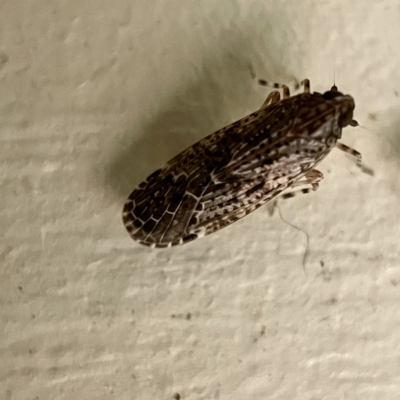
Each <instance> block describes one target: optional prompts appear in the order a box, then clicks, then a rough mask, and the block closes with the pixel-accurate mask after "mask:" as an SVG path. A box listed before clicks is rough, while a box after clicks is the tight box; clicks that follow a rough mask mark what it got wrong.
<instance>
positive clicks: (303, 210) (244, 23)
mask: <svg viewBox="0 0 400 400" xmlns="http://www.w3.org/2000/svg"><path fill="white" fill-rule="evenodd" d="M399 21H400V2H399V1H398V0H395V1H394V0H384V1H379V2H378V1H365V0H354V1H352V2H351V3H350V2H349V1H347V0H327V1H316V0H314V1H311V0H308V1H307V0H306V1H304V0H303V1H295V0H286V1H283V0H281V1H278V0H274V1H272V0H271V1H269V0H254V1H250V0H232V1H228V0H220V1H218V2H215V1H205V0H203V1H199V0H197V1H196V0H185V1H177V0H169V1H165V0H164V1H162V0H152V1H133V0H132V1H128V0H115V1H112V2H111V1H107V0H97V1H93V0H87V1H84V2H82V1H76V0H68V1H66V0H59V1H46V0H37V1H35V2H32V1H29V0H16V1H5V0H3V1H1V2H0V126H1V129H0V226H1V228H2V240H1V241H0V263H1V264H0V265H1V272H0V310H1V312H0V349H1V350H0V351H1V352H0V359H1V363H0V398H1V399H5V400H25V399H27V400H44V399H61V400H64V399H66V400H69V399H118V400H125V399H126V400H131V399H138V400H148V399H157V400H158V399H162V400H164V399H167V400H168V399H174V398H175V399H176V398H178V395H177V394H178V393H179V394H180V397H181V399H184V400H189V399H190V400H198V399H204V400H206V399H207V400H209V399H222V400H225V399H232V400H235V399H238V400H239V399H240V400H242V399H251V400H258V399H260V400H264V399H291V400H300V399H308V400H321V399H329V400H331V399H335V400H337V399H352V400H355V399H363V400H364V399H399V396H400V363H399V357H400V313H399V307H400V245H399V237H400V201H399V194H400V183H399V182H400V180H399V167H400V161H399V152H400V111H399V110H400V108H399V106H400V97H399V95H400V74H399V71H400V50H399V37H400V22H399ZM334 71H335V76H336V84H337V85H338V87H339V89H340V90H342V91H343V92H345V93H349V94H351V95H353V96H354V98H355V101H356V111H355V118H356V119H357V120H358V122H359V123H360V125H362V126H364V127H365V128H367V129H362V128H351V127H350V128H347V129H346V130H345V132H344V135H343V143H345V144H348V145H350V146H352V147H354V148H355V149H357V150H359V151H360V152H361V153H362V154H363V157H364V162H365V164H366V165H367V166H368V167H369V168H371V169H373V171H374V173H375V174H374V176H370V175H368V174H366V173H363V171H361V170H360V169H359V168H357V166H356V165H355V164H354V163H353V162H352V161H351V160H350V159H349V158H348V157H346V155H345V154H344V153H342V152H340V151H336V150H335V151H333V152H332V154H330V156H329V157H328V158H327V159H326V160H325V161H324V162H323V163H322V164H321V166H320V169H321V171H322V172H323V173H324V174H325V179H324V180H323V182H322V183H321V185H320V189H319V190H318V191H317V192H315V193H312V194H309V195H305V196H298V197H296V198H294V199H290V200H287V201H286V202H281V203H280V209H281V212H282V215H283V217H284V218H285V220H287V221H288V222H290V223H292V224H295V225H296V226H298V227H300V228H301V229H303V230H304V231H306V232H307V233H308V235H309V239H310V243H309V248H308V256H307V260H306V263H305V268H303V265H302V259H303V255H304V251H305V245H306V237H305V235H304V234H303V233H302V232H300V231H298V230H296V229H294V228H292V227H291V226H289V225H287V224H285V223H283V221H282V220H281V219H280V218H279V215H278V214H277V213H275V214H274V215H273V216H270V215H269V213H268V210H267V208H261V209H260V210H258V211H257V212H255V213H254V214H252V215H250V216H249V217H247V218H245V219H244V220H242V221H240V222H238V223H236V224H234V225H232V226H230V227H228V228H226V229H224V230H221V231H219V232H217V233H215V234H214V235H211V236H209V237H206V238H204V239H201V240H198V241H195V242H193V243H191V244H188V245H185V246H182V247H177V248H173V249H169V250H151V249H149V248H146V247H143V246H141V245H139V244H136V243H134V242H133V241H132V240H131V239H130V238H129V236H128V235H127V233H126V231H125V229H124V227H123V225H122V222H121V215H120V214H121V210H122V205H123V203H124V200H125V198H126V196H128V194H129V193H130V192H131V190H132V189H133V188H134V187H135V185H136V184H138V183H140V182H141V181H142V180H143V179H144V178H145V177H146V176H147V175H148V174H149V173H151V172H153V171H154V170H155V169H157V168H158V167H159V166H161V165H163V164H164V163H165V162H166V161H167V160H168V159H170V158H171V157H172V156H174V155H175V154H177V153H178V152H179V151H180V150H183V149H184V148H185V147H187V146H189V145H190V144H192V143H194V142H195V141H197V140H199V139H200V138H202V137H204V136H206V135H207V134H209V133H211V132H213V131H214V130H216V129H218V128H221V127H222V126H224V125H226V124H228V123H230V122H233V121H234V120H236V119H238V118H240V117H243V116H245V115H246V114H248V113H250V112H252V111H254V110H256V109H257V108H258V107H259V106H260V105H261V104H262V102H263V101H264V99H265V98H266V96H267V94H268V90H267V88H264V87H261V86H259V85H258V84H257V79H259V78H263V79H267V80H270V81H276V82H283V83H289V84H292V85H293V82H294V81H295V80H296V79H298V80H301V79H303V78H309V79H310V80H311V85H312V89H313V90H316V91H324V90H326V89H328V88H330V86H331V85H332V83H333V76H334Z"/></svg>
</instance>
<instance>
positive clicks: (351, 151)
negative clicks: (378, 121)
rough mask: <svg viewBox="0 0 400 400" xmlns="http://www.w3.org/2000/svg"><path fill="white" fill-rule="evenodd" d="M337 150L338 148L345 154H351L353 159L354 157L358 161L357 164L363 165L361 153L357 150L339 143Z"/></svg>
mask: <svg viewBox="0 0 400 400" xmlns="http://www.w3.org/2000/svg"><path fill="white" fill-rule="evenodd" d="M336 148H338V149H339V150H342V151H344V152H345V153H347V154H350V155H351V156H352V157H354V158H355V159H356V163H357V164H360V163H361V159H362V156H361V153H359V152H358V151H357V150H354V149H352V148H351V147H349V146H346V145H345V144H343V143H339V142H337V143H336Z"/></svg>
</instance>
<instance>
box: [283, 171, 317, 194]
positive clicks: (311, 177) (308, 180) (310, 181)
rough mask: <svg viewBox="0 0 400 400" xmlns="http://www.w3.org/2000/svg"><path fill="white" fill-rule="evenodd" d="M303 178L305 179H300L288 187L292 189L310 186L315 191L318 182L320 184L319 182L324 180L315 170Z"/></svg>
mask: <svg viewBox="0 0 400 400" xmlns="http://www.w3.org/2000/svg"><path fill="white" fill-rule="evenodd" d="M304 178H305V179H300V180H298V181H296V182H293V183H292V185H291V186H290V187H292V188H294V187H298V186H303V185H311V188H312V190H317V189H318V186H319V182H321V180H322V179H323V178H324V174H323V173H322V172H320V171H318V170H317V169H312V170H311V171H308V172H307V173H306V174H305V175H304Z"/></svg>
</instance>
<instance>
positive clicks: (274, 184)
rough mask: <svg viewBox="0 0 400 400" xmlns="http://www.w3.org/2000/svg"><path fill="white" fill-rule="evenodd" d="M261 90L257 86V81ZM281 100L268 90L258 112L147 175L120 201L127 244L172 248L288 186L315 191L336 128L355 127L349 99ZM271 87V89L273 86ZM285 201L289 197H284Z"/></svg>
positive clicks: (330, 95) (333, 95)
mask: <svg viewBox="0 0 400 400" xmlns="http://www.w3.org/2000/svg"><path fill="white" fill-rule="evenodd" d="M260 83H261V84H262V83H263V82H262V81H260ZM303 84H304V91H303V93H301V94H298V95H295V96H290V91H289V88H288V87H287V86H285V85H280V86H279V87H280V88H281V89H282V91H283V95H282V98H281V95H280V92H279V91H278V90H274V91H272V92H271V93H270V94H269V95H268V97H267V99H266V100H265V102H264V103H263V105H262V106H261V108H260V109H259V110H257V111H255V112H253V113H252V114H250V115H248V116H247V117H244V118H242V119H240V120H238V121H236V122H234V123H232V124H231V125H228V126H226V127H225V128H222V129H220V130H218V131H216V132H214V133H212V134H211V135H209V136H207V137H205V138H204V139H202V140H200V141H199V142H197V143H195V144H194V145H192V146H191V147H189V148H188V149H186V150H185V151H183V152H181V153H180V154H178V155H177V156H176V157H174V158H173V159H172V160H170V161H169V162H168V163H167V164H166V166H165V167H163V168H161V169H158V170H157V171H155V172H154V173H152V174H151V175H150V176H149V177H148V178H147V179H146V181H144V182H143V183H141V184H140V185H139V187H137V188H136V189H135V190H134V191H133V192H132V193H131V195H130V196H129V197H128V199H127V201H126V202H125V205H124V208H123V212H122V218H123V223H124V225H125V227H126V229H127V231H128V232H129V234H130V236H131V237H132V239H134V240H136V241H138V242H139V243H141V244H144V245H147V246H150V247H170V246H175V245H180V244H184V243H188V242H190V241H192V240H195V239H197V238H199V237H203V236H205V235H209V234H210V233H213V232H215V231H217V230H219V229H222V228H224V227H226V226H228V225H230V224H232V223H233V222H235V221H237V220H239V219H241V218H243V217H244V216H246V215H247V214H249V213H251V212H252V211H254V210H256V209H257V208H259V207H260V206H262V205H263V204H265V203H266V202H268V201H270V200H271V199H273V198H275V197H276V196H277V195H279V194H280V193H282V192H283V191H284V190H286V189H288V188H296V187H299V186H303V185H306V186H307V187H308V188H307V189H303V192H308V191H309V189H310V188H311V189H312V190H317V189H318V185H319V182H320V181H321V179H322V178H323V174H322V173H321V172H319V171H318V170H316V169H315V167H316V166H317V165H318V164H319V163H320V162H321V161H322V160H323V159H324V158H325V157H326V156H327V155H328V154H329V152H330V151H331V150H332V149H333V148H334V147H335V146H336V147H337V148H338V149H340V150H342V151H344V152H346V153H349V154H351V155H352V156H354V157H355V158H356V160H357V161H358V162H361V154H360V153H358V152H357V151H355V150H353V149H351V148H350V147H348V146H346V145H344V144H342V143H340V142H338V140H339V139H340V138H341V135H342V128H344V127H346V126H348V125H350V126H357V125H358V123H357V122H356V121H355V120H353V110H354V107H355V104H354V100H353V98H352V97H351V96H350V95H344V94H342V93H341V92H339V91H338V89H337V87H336V86H335V85H334V86H332V88H331V89H330V90H328V91H327V92H325V93H324V94H321V93H317V92H314V93H310V82H309V80H308V79H306V80H304V81H303ZM275 87H277V85H275ZM286 197H291V193H288V194H287V195H286Z"/></svg>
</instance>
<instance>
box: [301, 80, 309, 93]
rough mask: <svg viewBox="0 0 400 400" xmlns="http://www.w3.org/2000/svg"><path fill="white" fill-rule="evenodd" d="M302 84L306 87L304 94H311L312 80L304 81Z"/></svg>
mask: <svg viewBox="0 0 400 400" xmlns="http://www.w3.org/2000/svg"><path fill="white" fill-rule="evenodd" d="M301 84H302V85H303V86H304V93H310V80H309V79H304V81H302V82H301Z"/></svg>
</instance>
